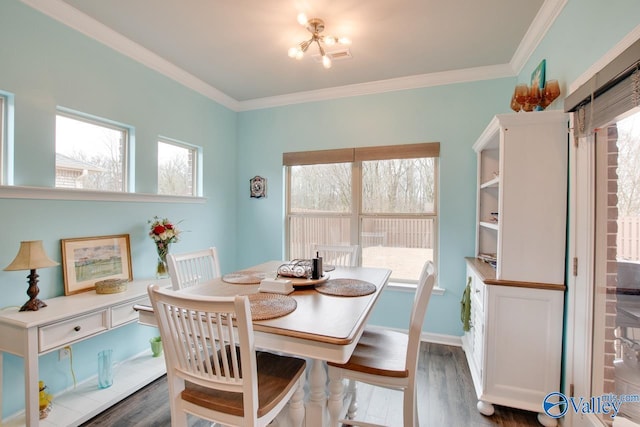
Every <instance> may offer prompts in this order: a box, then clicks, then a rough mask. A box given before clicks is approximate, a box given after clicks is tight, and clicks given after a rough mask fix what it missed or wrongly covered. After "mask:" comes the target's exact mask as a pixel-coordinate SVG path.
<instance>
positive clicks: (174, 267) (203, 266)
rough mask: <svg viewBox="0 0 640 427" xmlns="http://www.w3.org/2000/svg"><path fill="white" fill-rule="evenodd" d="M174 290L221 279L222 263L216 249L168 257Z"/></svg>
mask: <svg viewBox="0 0 640 427" xmlns="http://www.w3.org/2000/svg"><path fill="white" fill-rule="evenodd" d="M167 264H168V267H169V276H171V283H172V285H173V289H175V290H178V289H184V288H188V287H191V286H194V285H197V284H200V283H202V282H206V281H208V280H212V279H215V278H217V277H220V276H221V274H220V262H219V261H218V251H217V250H216V248H213V247H212V248H209V249H205V250H201V251H195V252H188V253H183V254H169V255H167Z"/></svg>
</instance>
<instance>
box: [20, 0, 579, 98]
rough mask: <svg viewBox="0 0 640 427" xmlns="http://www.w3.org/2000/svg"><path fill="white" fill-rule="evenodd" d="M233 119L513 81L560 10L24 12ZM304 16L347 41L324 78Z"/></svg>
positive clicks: (198, 0) (511, 4) (245, 7)
mask: <svg viewBox="0 0 640 427" xmlns="http://www.w3.org/2000/svg"><path fill="white" fill-rule="evenodd" d="M22 1H23V2H24V3H26V4H29V5H30V6H32V7H34V8H36V9H38V10H41V11H42V12H44V13H46V14H48V15H50V16H52V17H53V18H55V19H57V20H59V21H61V22H63V23H64V24H66V25H69V26H70V27H73V28H75V29H77V30H79V31H81V32H83V33H85V34H87V35H89V36H90V37H93V38H95V39H97V40H99V41H100V42H102V43H105V44H107V45H109V46H111V47H113V48H115V49H117V50H119V51H121V52H123V53H124V54H126V55H129V56H131V57H134V58H135V59H137V60H139V61H140V62H142V63H145V64H146V65H148V66H150V67H152V68H154V69H156V70H158V71H160V72H162V73H164V74H166V75H168V76H170V77H172V78H174V79H176V80H178V81H180V82H181V83H183V84H185V85H186V86H189V87H191V88H193V89H195V90H198V91H200V92H202V93H203V94H205V95H206V96H209V97H210V98H212V99H215V100H216V101H218V102H220V103H222V104H223V105H226V106H227V107H229V108H231V109H234V110H247V109H252V108H262V107H266V106H272V105H282V104H288V103H295V102H303V101H308V100H310V99H327V98H333V97H340V96H348V95H352V94H357V93H374V92H380V91H388V90H397V89H404V88H415V87H421V86H430V85H435V84H445V83H452V82H456V81H469V80H479V79H487V78H496V77H504V76H514V75H516V74H517V73H518V72H519V71H520V69H521V68H522V66H523V65H524V63H525V62H526V60H527V59H528V57H529V55H530V53H531V52H532V50H533V49H534V48H535V47H536V46H537V43H538V42H539V40H540V39H541V37H542V36H543V35H544V33H545V32H546V30H547V29H548V28H549V26H550V25H551V23H552V22H553V20H554V19H555V17H556V16H557V14H558V13H559V12H560V10H561V9H562V7H563V6H564V4H565V3H566V0H483V1H472V0H341V1H338V0H315V1H312V0H264V1H256V0H109V1H104V0H22ZM299 12H305V13H306V14H307V16H308V17H309V18H312V17H318V18H321V19H323V20H324V21H325V24H326V29H325V31H324V34H326V35H336V36H347V37H349V38H350V39H351V40H352V45H351V46H350V47H349V48H350V51H351V54H352V58H350V59H346V60H342V61H334V63H333V67H332V68H331V69H328V70H327V69H324V68H323V67H322V65H321V64H320V63H318V62H316V61H315V60H314V59H313V58H312V57H311V55H309V53H311V54H313V53H316V50H317V48H316V47H315V46H311V47H310V48H309V51H308V54H307V55H305V58H304V59H302V60H301V61H296V60H295V59H291V58H289V57H288V56H287V50H288V49H289V48H290V47H292V46H295V45H296V44H298V43H299V42H301V41H302V40H305V39H308V38H309V33H308V32H307V31H306V30H305V29H304V27H302V26H300V24H298V23H297V21H296V16H297V14H298V13H299Z"/></svg>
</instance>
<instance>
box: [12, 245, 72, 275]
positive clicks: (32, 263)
mask: <svg viewBox="0 0 640 427" xmlns="http://www.w3.org/2000/svg"><path fill="white" fill-rule="evenodd" d="M58 264H59V263H57V262H55V261H53V260H52V259H50V258H49V257H48V256H47V254H46V252H45V251H44V248H43V247H42V240H30V241H26V242H20V249H18V255H16V258H15V259H14V260H13V262H11V264H9V265H8V266H6V267H5V268H4V270H5V271H17V270H35V269H38V268H44V267H54V266H56V265H58Z"/></svg>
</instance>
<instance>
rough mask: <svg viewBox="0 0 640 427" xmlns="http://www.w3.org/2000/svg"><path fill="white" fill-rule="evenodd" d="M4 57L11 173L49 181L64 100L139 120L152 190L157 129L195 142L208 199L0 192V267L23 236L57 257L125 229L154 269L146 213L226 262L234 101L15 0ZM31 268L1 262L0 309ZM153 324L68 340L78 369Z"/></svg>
mask: <svg viewBox="0 0 640 427" xmlns="http://www.w3.org/2000/svg"><path fill="white" fill-rule="evenodd" d="M0 58H2V60H1V61H0V90H3V91H7V92H10V93H13V94H14V95H15V172H16V173H15V184H16V185H23V186H37V187H51V186H53V183H54V175H55V173H54V164H55V158H54V132H55V128H54V125H55V112H56V106H64V107H67V108H72V109H75V110H79V111H83V112H87V113H90V114H93V115H96V116H100V117H104V118H108V119H110V120H114V121H117V122H122V123H126V124H129V125H132V126H134V127H135V134H136V140H135V153H134V154H135V159H136V160H135V161H136V163H135V171H136V175H135V177H136V179H135V188H136V190H137V191H138V192H143V193H155V192H156V180H157V178H156V175H157V172H156V167H157V166H156V156H157V155H156V138H157V136H158V135H162V136H166V137H170V138H175V139H178V140H181V141H186V142H189V143H192V144H195V145H199V146H202V147H203V152H204V177H203V179H204V195H205V197H206V199H207V200H206V202H205V203H203V204H171V203H162V202H160V203H140V202H114V203H110V202H89V201H63V200H27V199H7V198H1V197H0V221H1V222H2V224H3V236H2V241H3V244H2V245H0V268H4V267H5V266H6V265H8V264H9V263H10V262H11V261H12V260H13V258H14V257H15V255H16V253H17V250H18V247H19V245H20V241H22V240H43V242H44V246H45V249H46V251H47V253H48V254H49V256H50V257H51V258H52V259H54V260H57V261H60V260H61V254H60V242H59V241H60V239H64V238H71V237H87V236H99V235H110V234H123V233H129V234H130V237H131V255H132V260H133V276H134V278H149V277H153V275H154V273H155V269H154V268H155V260H156V255H155V248H154V245H153V243H152V241H151V239H150V238H149V237H148V236H147V227H148V224H147V220H148V219H150V218H152V217H153V216H154V215H159V216H162V217H168V218H170V219H172V220H174V221H180V220H182V223H181V227H182V229H183V230H185V233H184V234H183V237H182V240H181V241H180V242H178V243H176V244H175V245H174V247H173V250H174V251H187V250H195V249H199V248H202V247H207V246H210V245H215V246H217V247H218V248H219V249H220V251H219V253H220V256H221V265H222V269H223V271H225V272H226V271H232V270H233V269H235V264H236V260H235V253H236V227H237V220H236V212H235V210H236V206H235V200H236V198H237V195H236V194H235V193H236V190H237V185H236V183H235V176H236V173H235V162H236V153H237V151H236V146H235V141H236V126H237V114H236V113H235V112H233V111H230V110H228V109H226V108H223V107H221V106H220V105H218V104H216V103H215V102H212V101H211V100H210V99H208V98H206V97H204V96H202V95H200V94H198V93H195V92H193V91H191V90H189V89H186V88H185V87H183V86H182V85H180V84H178V83H176V82H174V81H173V80H170V79H168V78H166V77H164V76H162V75H160V74H158V73H156V72H154V71H152V70H150V69H148V68H146V67H145V66H143V65H141V64H139V63H138V62H136V61H133V60H131V59H129V58H127V57H124V56H123V55H121V54H118V53H116V52H114V51H113V50H111V49H109V48H107V47H105V46H104V45H102V44H100V43H97V42H95V41H94V40H92V39H89V38H87V37H85V36H82V35H80V34H79V33H77V32H76V31H73V30H71V29H69V28H67V27H65V26H64V25H62V24H59V23H58V22H57V21H54V20H52V19H50V18H48V17H46V16H45V15H42V14H40V13H39V12H36V11H34V10H33V9H31V8H29V7H28V6H26V5H24V4H23V3H21V2H20V1H17V0H3V1H2V2H0ZM245 193H246V192H244V191H243V195H244V194H245ZM27 274H28V272H24V271H18V272H4V271H0V294H1V295H2V297H0V309H1V308H3V307H8V306H19V305H22V304H23V303H24V302H25V301H26V300H27V298H28V297H27V295H26V293H25V292H26V289H27V280H26V276H27ZM38 274H39V275H40V284H39V287H40V296H41V298H42V299H45V300H46V299H47V298H51V297H54V296H58V295H63V294H64V286H63V280H62V269H61V267H54V268H48V269H41V270H38ZM156 334H157V331H156V330H155V329H154V328H149V327H144V326H138V325H135V324H134V325H129V326H126V327H124V328H122V329H120V330H117V331H113V332H109V333H106V334H103V335H100V336H99V337H97V338H94V339H91V340H88V341H86V342H83V343H81V344H76V345H73V355H74V357H73V360H74V370H75V373H76V376H77V379H78V381H82V380H83V379H85V378H87V377H88V376H92V375H95V373H96V371H97V370H96V366H97V353H98V351H99V350H101V349H103V348H113V349H114V359H115V360H116V361H118V360H122V359H125V358H128V357H130V356H131V355H133V354H137V353H139V352H141V351H143V350H146V349H147V348H148V346H149V344H148V337H150V336H152V335H156ZM0 339H3V338H2V337H0ZM122 343H126V345H122ZM40 363H41V365H40V368H41V370H40V377H41V379H43V380H44V381H45V383H46V384H47V385H48V386H49V389H50V391H51V392H53V393H56V392H57V391H59V390H61V389H64V388H67V387H70V386H72V377H71V375H70V371H69V364H68V361H62V362H58V359H57V354H55V353H51V354H48V355H45V356H42V357H41V359H40ZM22 372H23V363H22V359H21V358H17V357H13V356H10V355H7V356H6V357H5V359H4V366H3V379H4V384H3V394H2V400H3V401H2V406H3V414H2V416H3V417H6V416H8V415H10V414H13V413H15V412H16V411H18V410H20V409H22V408H23V407H24V403H23V396H24V392H23V390H24V387H23V382H24V379H23V375H22Z"/></svg>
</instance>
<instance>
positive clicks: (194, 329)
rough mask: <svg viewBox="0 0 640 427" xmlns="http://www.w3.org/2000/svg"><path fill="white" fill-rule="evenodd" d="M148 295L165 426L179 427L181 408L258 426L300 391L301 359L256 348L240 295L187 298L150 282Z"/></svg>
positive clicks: (227, 423) (229, 423)
mask: <svg viewBox="0 0 640 427" xmlns="http://www.w3.org/2000/svg"><path fill="white" fill-rule="evenodd" d="M148 293H149V298H150V299H151V304H152V305H153V310H154V313H155V316H156V319H157V322H158V328H159V329H160V336H161V338H162V343H163V346H164V352H165V363H166V367H167V382H168V385H169V400H170V408H171V425H172V426H174V427H186V426H187V414H192V415H195V416H197V417H199V418H202V419H205V420H207V421H210V422H214V423H220V424H222V425H225V426H258V427H259V426H266V425H267V424H269V423H270V422H271V421H273V419H274V418H275V417H276V416H277V415H278V414H279V413H280V411H281V410H282V409H283V408H284V407H285V405H286V404H287V403H288V402H289V400H290V399H291V396H292V395H293V394H294V393H295V392H296V391H298V389H299V388H300V392H299V394H300V395H302V393H303V392H302V391H301V390H302V388H301V384H300V379H301V378H302V375H303V373H304V370H305V367H306V362H305V361H304V360H303V359H299V358H296V357H290V356H281V355H277V354H273V353H269V352H256V349H255V337H254V334H253V323H252V320H251V309H250V304H249V298H248V297H247V296H246V295H237V296H230V297H213V296H208V297H207V296H189V295H186V294H183V293H181V292H176V291H173V290H170V289H162V288H160V287H159V286H158V285H149V287H148ZM295 418H298V419H300V421H301V420H302V417H301V416H300V414H297V415H296V416H295Z"/></svg>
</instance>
